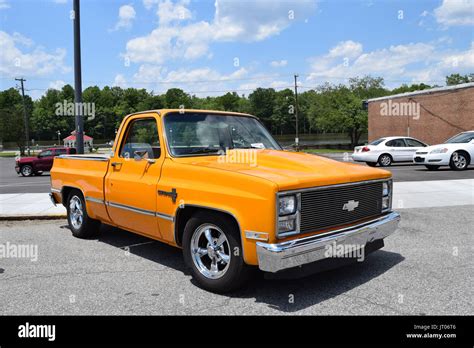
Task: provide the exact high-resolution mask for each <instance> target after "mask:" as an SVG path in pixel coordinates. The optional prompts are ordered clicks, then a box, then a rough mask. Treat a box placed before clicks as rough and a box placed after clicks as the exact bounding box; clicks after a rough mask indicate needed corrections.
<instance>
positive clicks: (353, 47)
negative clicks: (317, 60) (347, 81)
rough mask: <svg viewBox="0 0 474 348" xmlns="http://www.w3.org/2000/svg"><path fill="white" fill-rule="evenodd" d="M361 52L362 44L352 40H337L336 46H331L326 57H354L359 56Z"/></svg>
mask: <svg viewBox="0 0 474 348" xmlns="http://www.w3.org/2000/svg"><path fill="white" fill-rule="evenodd" d="M361 53H362V44H361V43H359V42H354V41H352V40H348V41H342V42H339V43H338V44H337V45H336V46H334V47H333V48H331V50H330V51H329V54H328V57H331V58H336V57H344V58H345V57H347V58H354V57H358V56H360V54H361Z"/></svg>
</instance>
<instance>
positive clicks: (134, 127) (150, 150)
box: [120, 118, 161, 159]
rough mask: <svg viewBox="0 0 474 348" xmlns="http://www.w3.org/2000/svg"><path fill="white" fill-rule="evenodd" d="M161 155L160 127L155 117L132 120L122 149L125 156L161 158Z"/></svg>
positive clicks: (121, 152)
mask: <svg viewBox="0 0 474 348" xmlns="http://www.w3.org/2000/svg"><path fill="white" fill-rule="evenodd" d="M160 156H161V148H160V140H159V138H158V128H157V126H156V120H155V119H154V118H144V119H138V120H134V121H132V122H131V123H130V124H129V126H128V129H127V136H126V138H125V141H124V142H123V144H122V148H121V150H120V157H123V158H135V159H139V158H150V159H153V158H159V157H160Z"/></svg>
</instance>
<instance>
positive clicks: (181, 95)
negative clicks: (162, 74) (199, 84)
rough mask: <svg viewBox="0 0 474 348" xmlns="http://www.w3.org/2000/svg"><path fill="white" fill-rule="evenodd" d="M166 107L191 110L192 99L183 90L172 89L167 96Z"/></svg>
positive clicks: (167, 92)
mask: <svg viewBox="0 0 474 348" xmlns="http://www.w3.org/2000/svg"><path fill="white" fill-rule="evenodd" d="M165 106H166V107H167V108H170V109H179V108H180V107H184V108H185V109H191V108H192V107H193V104H192V100H191V97H190V96H189V94H187V93H185V92H184V91H183V90H182V89H179V88H171V89H168V91H166V94H165Z"/></svg>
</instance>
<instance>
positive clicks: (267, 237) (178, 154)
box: [50, 109, 400, 292]
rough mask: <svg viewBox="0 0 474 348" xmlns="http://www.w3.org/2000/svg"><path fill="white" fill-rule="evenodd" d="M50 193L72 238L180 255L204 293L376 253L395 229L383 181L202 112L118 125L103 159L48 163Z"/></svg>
mask: <svg viewBox="0 0 474 348" xmlns="http://www.w3.org/2000/svg"><path fill="white" fill-rule="evenodd" d="M50 196H51V199H52V201H53V202H54V203H55V204H58V203H62V204H63V205H64V206H65V207H66V209H67V218H68V223H69V227H70V229H71V231H72V234H73V235H74V236H76V237H79V238H90V237H92V236H94V235H95V234H96V233H98V231H99V227H100V224H101V223H104V224H108V225H112V226H116V227H119V228H122V229H125V230H128V231H131V232H133V233H137V234H140V235H143V236H146V237H149V238H152V239H156V240H159V241H161V242H164V243H168V244H170V245H173V246H175V247H179V248H182V250H183V256H184V260H185V263H186V265H187V266H188V267H189V268H190V269H191V273H192V275H193V277H194V278H195V279H196V281H197V283H198V284H199V286H201V287H202V288H204V289H207V290H210V291H214V292H227V291H232V290H234V289H236V288H238V287H240V286H242V285H243V284H244V282H245V281H246V280H248V277H249V274H250V273H251V271H252V270H253V269H256V268H257V267H258V268H259V269H260V270H262V271H264V272H270V273H277V274H278V273H280V272H281V271H283V272H284V271H286V270H291V269H298V268H301V267H306V266H307V265H314V264H317V263H318V262H320V261H323V260H327V259H328V257H331V256H330V255H329V254H328V248H331V247H335V246H338V247H341V246H342V247H345V246H354V245H355V246H358V248H366V249H367V250H368V249H369V248H367V247H368V246H369V245H371V246H374V245H375V246H376V248H373V247H372V248H371V249H373V250H376V249H379V248H381V247H383V239H384V238H385V237H387V236H388V235H390V234H391V233H393V232H394V231H395V230H396V229H397V226H398V223H399V220H400V215H399V214H398V213H396V212H394V211H392V208H391V206H392V180H391V174H390V172H388V171H385V170H381V169H375V168H370V167H366V166H362V165H357V164H353V163H343V162H338V161H335V160H331V159H328V158H324V157H320V156H315V155H311V154H306V153H300V152H292V151H285V150H283V149H282V148H281V147H280V145H279V144H278V143H277V142H276V141H275V140H274V139H273V138H272V136H271V135H270V133H269V132H268V131H267V130H266V129H265V127H264V126H263V125H262V123H261V122H260V121H259V120H258V118H256V117H254V116H252V115H248V114H239V113H231V112H221V111H208V110H184V109H176V110H171V109H166V110H153V111H145V112H139V113H135V114H131V115H128V116H126V117H125V118H124V119H123V121H122V124H121V126H120V129H119V131H118V133H117V137H116V139H115V142H114V146H113V148H112V152H111V154H110V155H108V156H107V155H90V154H89V155H63V156H59V157H56V158H55V159H54V164H53V168H52V170H51V194H50ZM347 250H349V249H347ZM157 252H159V250H157ZM328 255H329V256H328ZM280 274H281V273H280Z"/></svg>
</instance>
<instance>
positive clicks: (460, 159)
mask: <svg viewBox="0 0 474 348" xmlns="http://www.w3.org/2000/svg"><path fill="white" fill-rule="evenodd" d="M453 163H454V166H455V167H456V168H457V169H464V168H465V167H466V166H467V159H466V157H465V156H464V155H463V154H460V153H457V152H454V153H453Z"/></svg>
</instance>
